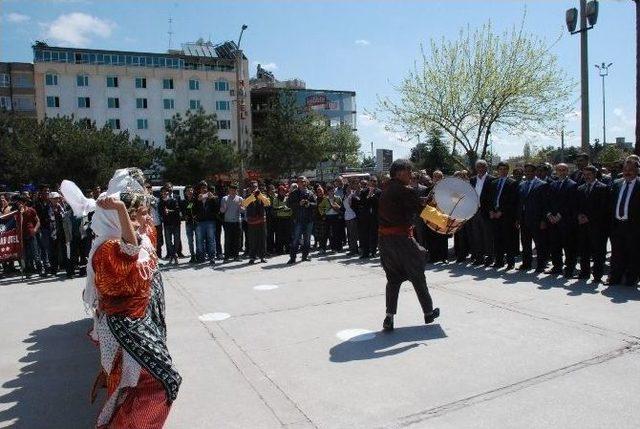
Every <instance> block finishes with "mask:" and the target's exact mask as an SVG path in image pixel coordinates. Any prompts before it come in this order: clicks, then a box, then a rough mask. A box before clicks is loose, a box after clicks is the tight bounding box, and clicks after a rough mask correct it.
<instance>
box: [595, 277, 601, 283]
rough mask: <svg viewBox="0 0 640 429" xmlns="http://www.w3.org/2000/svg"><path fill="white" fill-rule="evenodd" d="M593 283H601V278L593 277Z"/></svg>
mask: <svg viewBox="0 0 640 429" xmlns="http://www.w3.org/2000/svg"><path fill="white" fill-rule="evenodd" d="M593 282H594V283H602V277H598V276H594V277H593Z"/></svg>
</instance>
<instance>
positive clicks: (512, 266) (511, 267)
mask: <svg viewBox="0 0 640 429" xmlns="http://www.w3.org/2000/svg"><path fill="white" fill-rule="evenodd" d="M515 267H516V264H515V263H513V262H509V263H508V264H507V268H505V271H511V270H513V269H514V268H515Z"/></svg>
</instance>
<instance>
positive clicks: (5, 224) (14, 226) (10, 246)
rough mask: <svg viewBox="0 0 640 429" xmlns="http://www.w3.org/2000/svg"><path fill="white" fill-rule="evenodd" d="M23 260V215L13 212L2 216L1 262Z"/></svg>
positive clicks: (0, 226) (0, 218)
mask: <svg viewBox="0 0 640 429" xmlns="http://www.w3.org/2000/svg"><path fill="white" fill-rule="evenodd" d="M20 259H22V215H21V214H20V212H17V211H16V212H11V213H9V214H6V215H3V216H0V262H8V261H19V260H20Z"/></svg>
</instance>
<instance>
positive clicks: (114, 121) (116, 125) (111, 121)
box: [107, 119, 120, 130]
mask: <svg viewBox="0 0 640 429" xmlns="http://www.w3.org/2000/svg"><path fill="white" fill-rule="evenodd" d="M107 125H108V126H109V127H111V128H112V129H114V130H119V129H120V119H109V120H108V121H107Z"/></svg>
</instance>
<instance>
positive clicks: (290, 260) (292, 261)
mask: <svg viewBox="0 0 640 429" xmlns="http://www.w3.org/2000/svg"><path fill="white" fill-rule="evenodd" d="M295 263H296V259H295V258H291V259H289V260H288V261H287V265H293V264H295Z"/></svg>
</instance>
